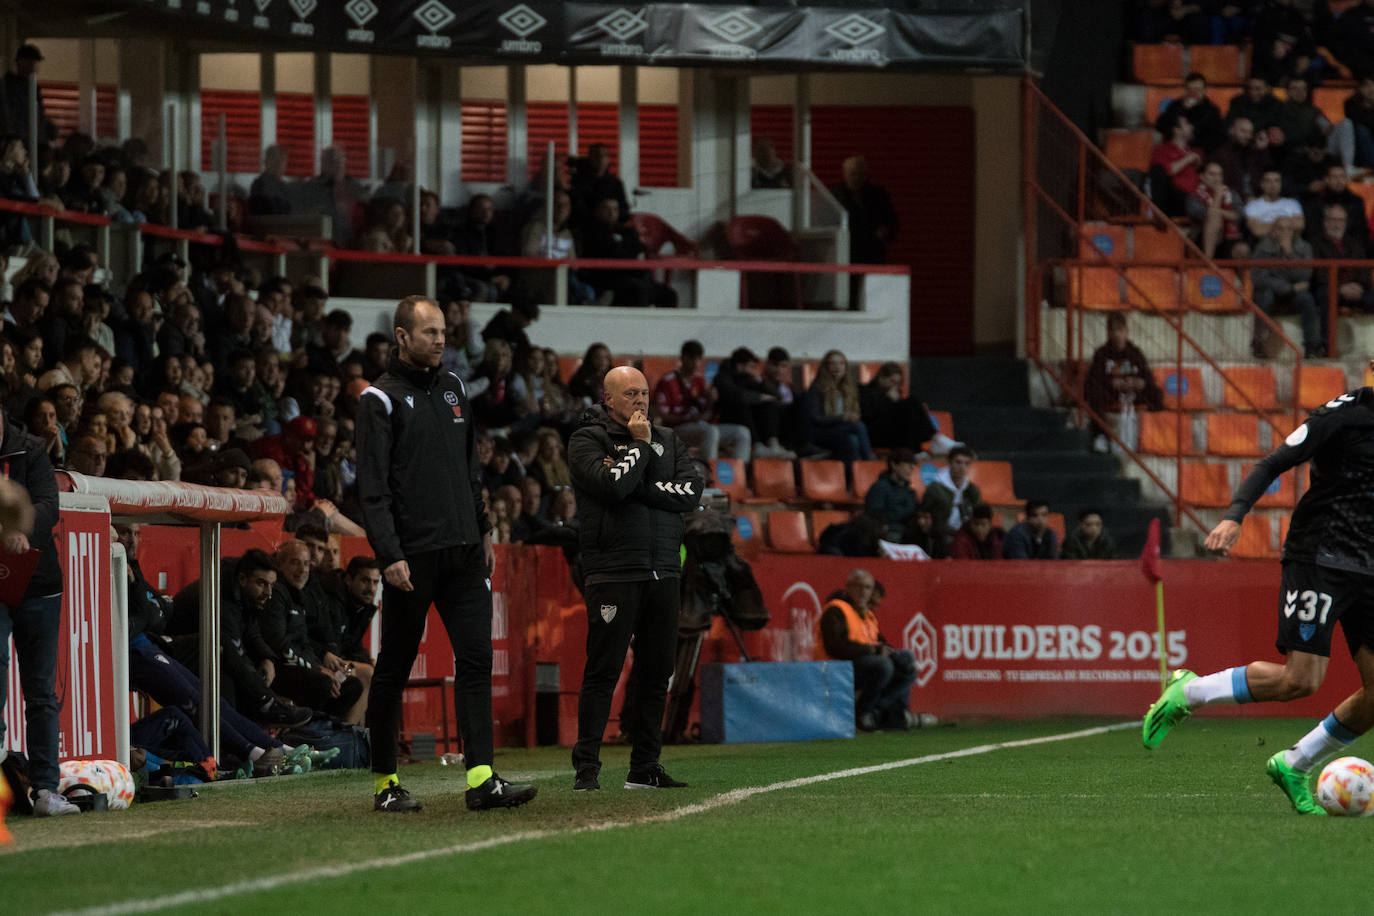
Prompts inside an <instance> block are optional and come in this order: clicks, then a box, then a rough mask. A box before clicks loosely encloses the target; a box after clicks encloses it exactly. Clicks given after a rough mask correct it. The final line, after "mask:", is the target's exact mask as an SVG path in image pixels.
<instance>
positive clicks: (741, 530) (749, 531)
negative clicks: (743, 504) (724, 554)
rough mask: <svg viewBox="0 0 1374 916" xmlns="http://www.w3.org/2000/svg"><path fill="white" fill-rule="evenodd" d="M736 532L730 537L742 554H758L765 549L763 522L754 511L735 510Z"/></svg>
mask: <svg viewBox="0 0 1374 916" xmlns="http://www.w3.org/2000/svg"><path fill="white" fill-rule="evenodd" d="M731 511H732V514H733V515H734V516H735V530H734V532H733V533H732V534H731V536H730V540H731V541H732V542H733V543H734V545H735V549H736V550H739V551H740V552H742V553H743V552H757V551H759V550H761V549H762V548H763V520H762V518H761V517H760V515H759V513H758V512H756V511H755V510H753V509H741V508H738V507H735V508H733V509H732V510H731Z"/></svg>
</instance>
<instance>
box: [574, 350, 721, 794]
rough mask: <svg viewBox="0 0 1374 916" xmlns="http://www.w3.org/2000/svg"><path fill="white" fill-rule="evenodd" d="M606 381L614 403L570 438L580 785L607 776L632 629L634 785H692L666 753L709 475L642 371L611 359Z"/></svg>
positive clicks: (596, 410) (629, 724)
mask: <svg viewBox="0 0 1374 916" xmlns="http://www.w3.org/2000/svg"><path fill="white" fill-rule="evenodd" d="M605 389H606V403H605V404H604V405H600V404H599V405H597V406H595V407H593V408H591V409H589V410H587V411H586V412H584V413H583V414H582V416H581V417H580V418H579V423H580V426H579V428H578V429H577V430H576V431H574V432H573V434H572V437H571V439H570V440H569V442H568V465H569V469H570V470H571V472H572V482H573V490H574V492H575V493H576V496H577V510H578V516H579V517H580V519H581V533H580V541H581V545H582V568H583V572H584V574H585V598H586V602H587V621H588V624H587V667H586V669H585V670H584V671H583V674H582V691H581V696H580V697H579V698H578V703H577V744H576V745H574V746H573V752H572V762H573V768H574V769H575V770H576V777H575V779H574V781H573V789H574V790H575V791H579V792H585V791H592V790H596V789H600V788H601V783H600V780H599V779H598V774H599V773H600V772H601V737H602V735H603V734H604V733H605V731H606V720H607V718H609V716H610V713H611V695H612V693H613V691H614V690H615V684H616V681H617V680H618V679H619V678H620V669H621V668H622V667H624V665H625V652H626V650H627V649H628V648H629V646H630V640H631V638H633V639H634V646H635V660H634V670H633V671H631V673H630V680H629V684H628V686H627V687H626V697H625V699H626V703H625V705H626V706H627V707H628V708H629V710H630V712H629V715H628V716H627V717H626V718H627V719H628V721H626V722H622V725H623V726H624V730H625V731H626V733H628V734H629V736H630V744H631V750H630V772H629V775H628V776H626V778H625V788H627V789H678V788H684V787H685V785H686V784H685V783H681V782H678V781H677V780H675V779H673V778H672V777H671V776H669V775H668V774H667V773H666V772H664V770H663V767H662V766H661V765H660V764H659V762H658V759H659V751H660V750H661V749H662V747H663V729H662V723H663V706H664V703H665V700H666V698H667V695H668V678H669V677H670V676H671V675H672V673H673V664H674V661H675V657H676V650H677V625H678V606H679V602H680V600H681V598H680V595H679V591H678V590H679V580H680V579H681V576H682V562H681V559H680V556H681V555H680V550H681V547H682V513H684V512H691V511H692V510H693V509H695V508H696V507H697V503H698V502H699V501H700V500H701V487H702V477H701V475H700V474H698V473H697V471H696V469H695V467H694V466H693V464H692V462H691V459H690V458H689V457H688V456H687V447H686V446H685V445H684V444H683V443H682V441H681V440H680V439H678V437H677V436H676V435H675V434H674V433H673V431H672V430H671V429H668V428H666V427H662V426H658V427H656V426H652V425H651V424H650V423H649V417H648V415H647V411H648V409H649V383H648V382H647V381H645V380H644V375H643V373H641V372H640V371H639V370H638V369H632V368H630V367H629V366H621V367H619V368H616V369H612V370H611V371H610V372H608V373H606V381H605Z"/></svg>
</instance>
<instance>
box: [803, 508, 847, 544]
mask: <svg viewBox="0 0 1374 916" xmlns="http://www.w3.org/2000/svg"><path fill="white" fill-rule="evenodd" d="M853 517H854V513H853V512H850V511H848V510H847V509H816V510H813V511H812V513H811V545H812V546H813V547H819V546H820V543H821V535H822V534H824V533H825V529H827V528H829V527H830V526H831V525H842V524H844V523H845V522H848V521H849V520H850V519H852V518H853Z"/></svg>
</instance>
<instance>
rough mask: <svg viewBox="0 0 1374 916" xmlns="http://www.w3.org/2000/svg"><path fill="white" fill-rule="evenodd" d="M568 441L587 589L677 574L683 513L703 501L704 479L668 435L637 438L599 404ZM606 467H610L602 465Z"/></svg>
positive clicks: (662, 430)
mask: <svg viewBox="0 0 1374 916" xmlns="http://www.w3.org/2000/svg"><path fill="white" fill-rule="evenodd" d="M578 422H579V427H578V429H577V430H576V431H574V432H573V434H572V438H571V439H569V440H568V467H569V469H570V470H571V472H572V482H573V489H574V491H576V494H577V518H578V523H579V524H580V525H581V531H580V533H579V539H580V541H581V546H582V554H581V560H582V569H583V572H584V574H585V575H586V580H587V582H588V583H592V584H594V583H596V582H597V581H598V580H601V581H612V580H618V581H627V580H633V579H637V578H644V579H650V578H658V579H664V578H670V577H671V578H677V577H678V576H680V575H681V574H682V563H681V559H680V554H679V550H680V548H681V546H682V513H684V512H690V511H692V510H693V509H695V508H696V507H697V503H699V502H700V501H701V488H702V486H703V483H704V481H703V479H702V477H701V475H700V474H698V473H697V470H696V468H695V466H694V465H693V464H692V461H691V459H690V458H689V457H688V456H687V446H685V445H684V444H683V443H682V440H681V439H679V438H678V437H677V436H676V435H674V434H673V431H672V430H671V429H668V428H666V427H663V426H655V427H653V431H652V433H651V434H650V438H651V441H650V442H643V441H639V440H636V439H635V438H634V437H633V436H631V435H630V430H629V429H628V428H627V427H626V426H625V424H624V423H621V422H620V421H619V420H617V419H615V417H613V416H611V413H610V411H609V410H607V409H606V407H605V406H604V405H600V406H597V407H593V408H590V409H589V410H586V411H583V413H582V415H581V416H580V417H579V418H578ZM607 457H609V458H610V459H611V463H610V465H609V466H607V464H606V461H605V459H606V458H607Z"/></svg>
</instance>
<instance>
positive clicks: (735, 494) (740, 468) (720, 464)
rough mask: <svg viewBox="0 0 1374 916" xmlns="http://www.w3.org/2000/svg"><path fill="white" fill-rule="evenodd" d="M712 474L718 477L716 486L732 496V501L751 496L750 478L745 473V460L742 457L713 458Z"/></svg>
mask: <svg viewBox="0 0 1374 916" xmlns="http://www.w3.org/2000/svg"><path fill="white" fill-rule="evenodd" d="M711 476H712V477H714V478H715V479H716V486H717V487H719V488H720V489H721V490H723V491H724V492H725V494H726V495H727V496H729V497H730V501H731V502H738V501H739V500H741V499H748V498H749V496H750V493H749V479H748V477H747V475H746V474H745V470H744V462H743V461H741V460H740V459H738V458H714V459H712V460H711Z"/></svg>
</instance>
